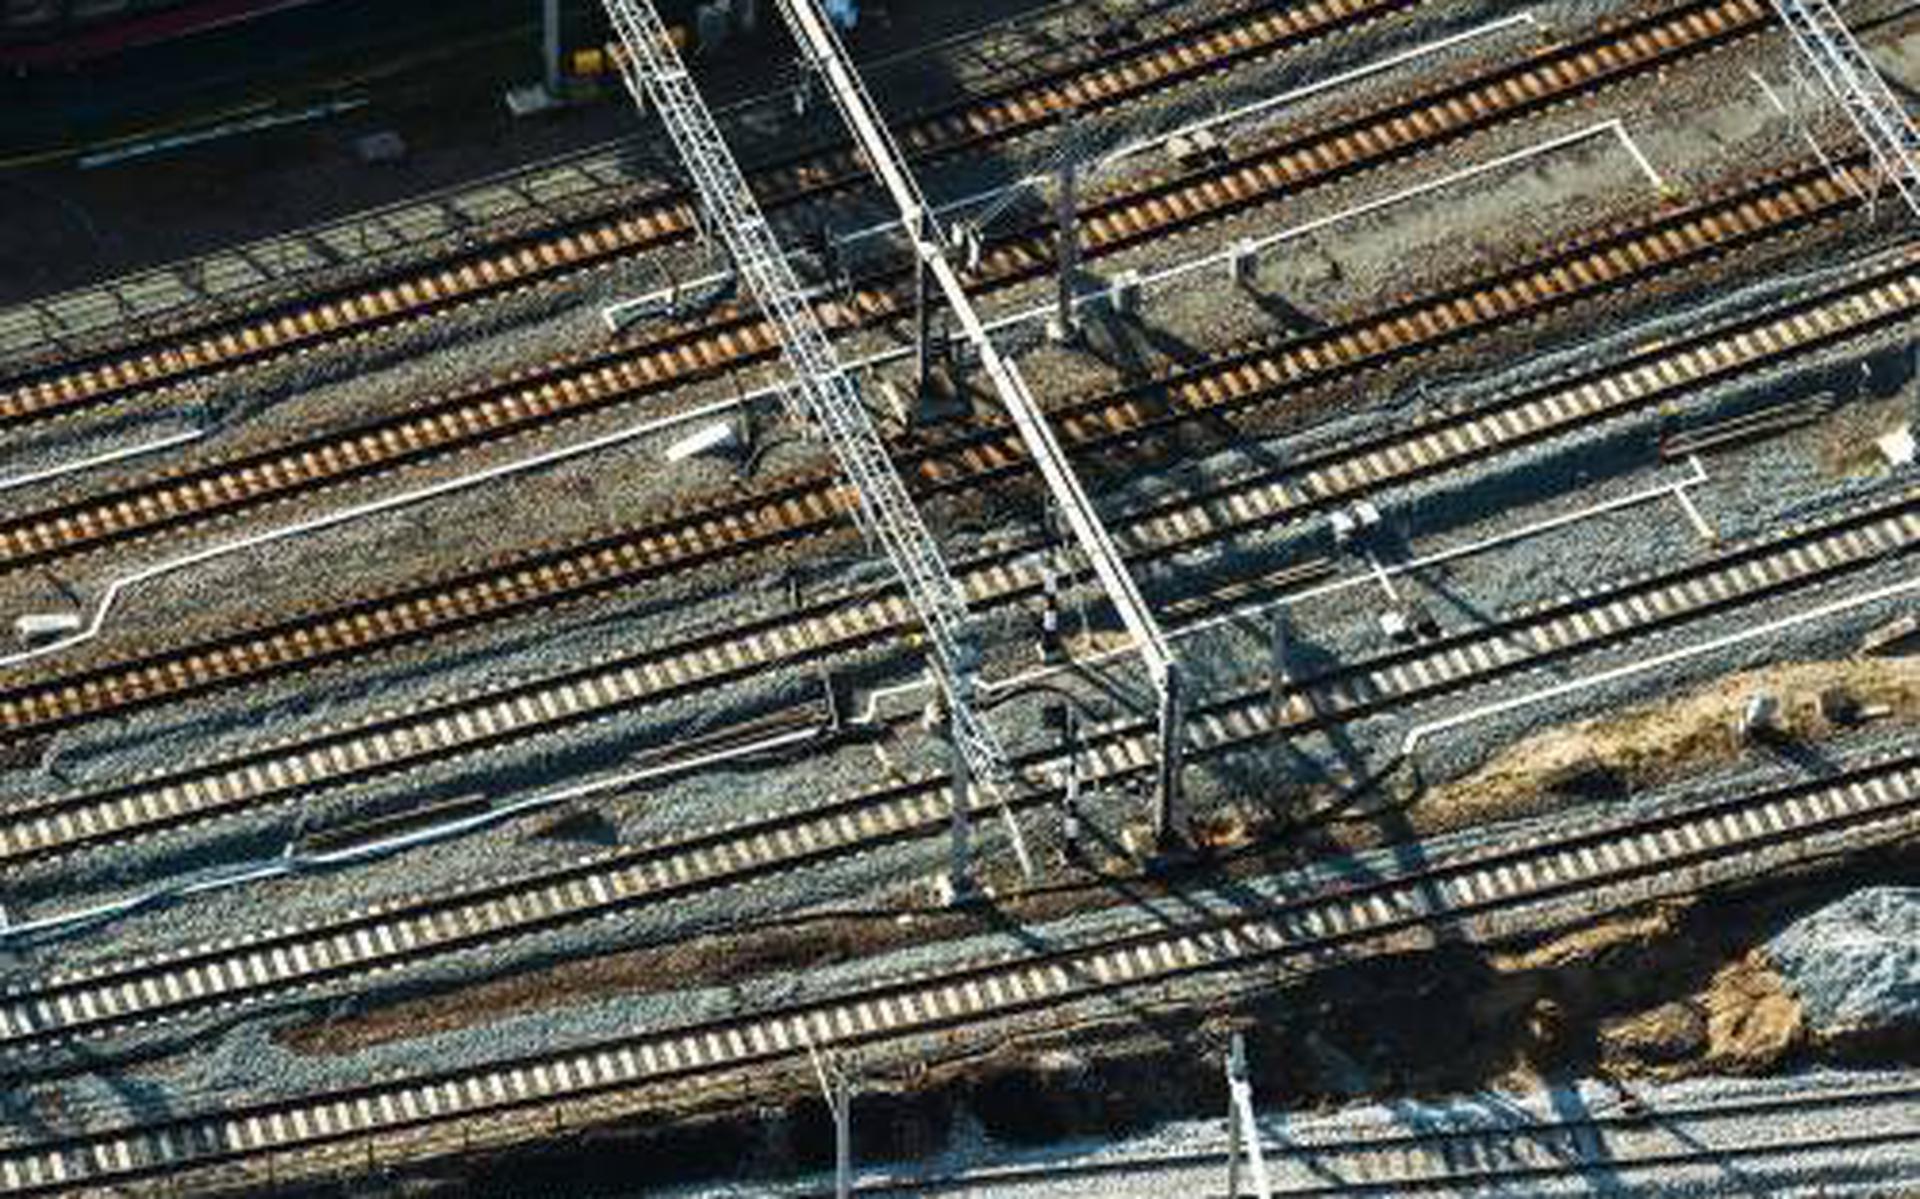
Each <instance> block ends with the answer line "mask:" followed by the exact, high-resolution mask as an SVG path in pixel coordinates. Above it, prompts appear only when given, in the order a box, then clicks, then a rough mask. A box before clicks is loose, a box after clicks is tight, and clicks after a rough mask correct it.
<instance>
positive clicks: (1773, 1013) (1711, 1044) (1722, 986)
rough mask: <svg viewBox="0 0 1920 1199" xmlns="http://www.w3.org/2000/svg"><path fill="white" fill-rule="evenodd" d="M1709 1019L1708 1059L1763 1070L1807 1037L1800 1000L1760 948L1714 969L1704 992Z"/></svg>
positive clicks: (1737, 1069)
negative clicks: (1788, 988) (1794, 995)
mask: <svg viewBox="0 0 1920 1199" xmlns="http://www.w3.org/2000/svg"><path fill="white" fill-rule="evenodd" d="M1699 1006H1700V1007H1701V1008H1702V1009H1703V1010H1704V1012H1705V1014H1706V1020H1707V1046H1706V1050H1707V1052H1706V1061H1705V1063H1704V1064H1705V1065H1706V1066H1707V1067H1709V1068H1710V1069H1713V1070H1715V1071H1718V1072H1720V1073H1736V1074H1758V1073H1762V1072H1764V1071H1766V1070H1770V1069H1772V1068H1773V1067H1775V1066H1777V1065H1779V1064H1780V1063H1781V1061H1783V1060H1784V1059H1785V1058H1786V1056H1787V1055H1788V1054H1789V1053H1791V1052H1792V1051H1793V1049H1794V1048H1795V1047H1796V1046H1798V1045H1799V1044H1800V1042H1801V1041H1802V1040H1803V1039H1804V1037H1805V1023H1804V1021H1803V1020H1802V1018H1801V1012H1800V1001H1799V1000H1798V999H1795V998H1794V997H1793V995H1792V993H1791V992H1789V991H1788V990H1787V985H1786V981H1785V980H1784V979H1782V978H1781V977H1780V975H1779V973H1778V972H1777V971H1775V970H1774V969H1773V967H1772V966H1771V965H1770V964H1768V963H1767V961H1766V958H1765V955H1764V954H1763V953H1762V952H1761V951H1760V950H1757V949H1756V950H1753V951H1751V952H1749V953H1748V954H1747V955H1746V956H1745V957H1743V958H1741V959H1739V960H1738V961H1734V962H1729V963H1727V964H1726V965H1725V966H1722V967H1721V968H1720V969H1719V970H1718V971H1716V972H1715V973H1714V976H1713V982H1712V983H1711V984H1709V985H1708V987H1707V990H1706V993H1705V994H1703V995H1702V996H1701V997H1700V1001H1699Z"/></svg>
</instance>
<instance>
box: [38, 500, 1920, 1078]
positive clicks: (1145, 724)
mask: <svg viewBox="0 0 1920 1199" xmlns="http://www.w3.org/2000/svg"><path fill="white" fill-rule="evenodd" d="M1916 546H1920V489H1915V490H1913V491H1910V492H1908V493H1907V494H1906V495H1904V496H1901V497H1899V498H1898V499H1895V500H1892V501H1890V502H1886V503H1882V504H1879V505H1875V506H1872V507H1868V508H1865V509H1861V510H1859V511H1855V512H1852V513H1849V514H1848V515H1846V516H1844V517H1842V518H1839V519H1836V520H1833V521H1829V522H1827V523H1825V524H1823V525H1821V526H1819V527H1817V528H1808V529H1798V530H1790V531H1787V532H1783V533H1780V534H1777V535H1775V536H1773V537H1771V538H1769V539H1767V540H1765V541H1761V542H1758V543H1755V544H1752V545H1748V546H1744V547H1741V548H1738V549H1735V550H1730V551H1728V552H1726V553H1723V554H1720V555H1718V556H1716V557H1714V558H1712V559H1709V560H1706V561H1703V562H1700V563H1697V564H1693V565H1690V566H1687V567H1684V568H1682V569H1679V570H1675V571H1671V572H1667V573H1665V574H1661V575H1657V576H1647V577H1642V578H1636V579H1632V580H1627V581H1624V582H1620V583H1615V584H1610V585H1608V586H1605V587H1601V588H1595V589H1593V590H1591V591H1589V592H1585V593H1580V594H1574V595H1569V596H1565V597H1562V598H1561V599H1559V600H1557V601H1555V602H1553V603H1550V604H1544V605H1540V606H1538V607H1536V608H1533V609H1530V610H1525V611H1521V612H1518V613H1515V614H1513V615H1511V616H1508V617H1504V618H1502V619H1500V620H1499V621H1496V622H1493V623H1491V624H1489V625H1486V626H1484V627H1481V628H1476V629H1474V630H1471V631H1469V632H1464V633H1460V634H1457V635H1454V636H1451V637H1447V638H1444V639H1441V640H1439V641H1435V642H1432V643H1429V644H1426V645H1421V646H1416V647H1412V648H1408V649H1402V650H1397V651H1393V652H1389V653H1386V654H1382V655H1378V656H1376V657H1374V658H1371V659H1369V660H1366V661H1361V662H1356V663H1352V664H1350V665H1342V666H1339V667H1335V668H1333V669H1329V670H1326V671H1321V672H1318V673H1316V674H1314V675H1311V676H1307V677H1303V678H1301V679H1299V680H1298V681H1297V682H1295V683H1293V684H1291V685H1290V686H1288V687H1287V688H1286V689H1285V690H1284V691H1283V692H1282V693H1281V695H1280V699H1279V702H1278V704H1276V703H1275V697H1274V693H1273V692H1272V691H1271V690H1270V689H1268V688H1266V687H1261V688H1257V689H1254V690H1252V691H1249V692H1246V693H1243V694H1240V695H1237V696H1233V697H1231V698H1227V699H1223V700H1216V701H1214V702H1211V703H1209V704H1206V705H1205V706H1203V707H1197V708H1196V710H1195V712H1194V713H1193V716H1192V719H1191V723H1190V726H1189V731H1190V738H1191V745H1192V753H1193V754H1194V756H1195V757H1206V756H1211V755H1217V754H1220V753H1225V752H1229V751H1232V750H1236V749H1245V748H1249V747H1254V746H1259V745H1263V744H1269V743H1271V741H1272V739H1273V738H1274V737H1275V736H1276V735H1284V736H1297V735H1301V734H1304V733H1307V732H1310V731H1313V730H1315V729H1322V728H1327V727H1330V726H1334V725H1338V724H1342V723H1346V722H1349V721H1352V720H1355V719H1358V718H1360V717H1364V716H1368V715H1372V714H1375V713H1378V712H1383V711H1390V710H1395V709H1404V708H1405V707H1406V706H1408V705H1411V704H1413V703H1416V702H1419V701H1423V700H1427V699H1432V698H1434V697H1437V696H1440V695H1444V694H1453V693H1458V692H1461V691H1463V690H1465V689H1467V688H1469V687H1473V686H1477V685H1482V684H1485V683H1487V682H1490V681H1492V680H1494V679H1496V678H1499V677H1502V676H1504V675H1508V674H1512V673H1514V672H1516V671H1520V670H1525V669H1529V668H1533V667H1539V666H1542V665H1545V664H1547V663H1549V662H1555V661H1559V660H1562V659H1565V658H1569V657H1572V656H1574V655H1577V654H1580V653H1583V652H1586V651H1589V650H1593V649H1595V648H1598V647H1601V646H1604V645H1609V644H1615V643H1619V642H1622V641H1625V640H1628V639H1631V638H1635V637H1640V636H1644V635H1646V634H1648V633H1650V632H1652V631H1654V630H1656V629H1663V628H1670V627H1673V626H1676V625H1682V624H1686V623H1689V622H1693V621H1697V620H1700V619H1704V618H1706V617H1708V616H1711V615H1715V614H1719V613H1723V612H1726V611H1729V610H1735V609H1739V608H1743V607H1745V606H1748V605H1751V604H1753V603H1755V602H1758V601H1760V600H1763V599H1766V598H1769V597H1775V596H1779V595H1781V594H1785V593H1790V592H1792V591H1794V590H1797V589H1799V588H1802V587H1806V586H1809V585H1811V584H1814V583H1817V582H1826V581H1832V580H1836V579H1839V578H1844V577H1846V576H1848V575H1850V574H1853V573H1856V572H1858V571H1861V570H1863V569H1866V568H1869V567H1871V566H1873V565H1875V564H1878V563H1882V562H1885V561H1887V560H1888V559H1891V558H1895V557H1900V556H1903V555H1905V554H1907V553H1910V552H1912V551H1913V549H1914V548H1915V547H1916ZM902 619H903V621H904V620H906V619H907V618H905V617H902ZM1155 737H1156V729H1155V727H1154V725H1153V724H1152V722H1150V721H1133V720H1127V721H1120V722H1114V723H1110V724H1106V725H1102V726H1098V727H1096V728H1094V729H1092V730H1091V731H1090V733H1089V736H1088V738H1087V741H1086V743H1085V746H1084V748H1083V751H1082V753H1081V756H1080V760H1079V768H1080V769H1081V772H1082V777H1083V778H1085V779H1086V780H1087V781H1088V783H1089V785H1091V786H1096V787H1098V786H1110V785H1112V784H1114V783H1117V782H1119V781H1121V780H1124V779H1128V778H1134V777H1139V776H1142V775H1145V774H1148V773H1149V772H1150V771H1151V770H1152V769H1153V767H1154V764H1155V762H1156V761H1157V751H1156V744H1157V743H1156V740H1155ZM1061 765H1062V763H1060V762H1059V761H1056V760H1055V759H1054V758H1053V757H1050V756H1034V757H1029V758H1026V759H1023V760H1022V761H1021V762H1019V763H1018V764H1017V766H1018V769H1019V771H1020V773H1021V775H1022V777H1023V779H1024V780H1025V782H1026V789H1025V792H1024V793H1023V794H1021V795H1018V796H1016V797H1014V798H1013V799H1012V800H1011V801H1010V802H1011V803H1012V804H1013V805H1014V807H1015V808H1016V809H1018V808H1024V807H1030V806H1041V805H1046V804H1051V803H1053V802H1055V796H1054V794H1053V791H1052V788H1053V782H1052V779H1053V777H1054V772H1055V771H1056V770H1057V768H1058V767H1060V766H1061ZM951 793H952V785H951V781H950V779H948V778H947V777H946V776H945V775H944V774H930V775H925V776H922V777H919V778H916V779H911V780H907V781H903V782H899V783H890V784H887V785H884V786H881V787H877V788H874V789H872V790H869V791H867V792H864V793H861V794H859V795H856V796H853V797H850V798H846V799H842V800H838V801H835V802H832V803H829V804H826V805H812V806H807V807H804V808H799V809H795V810H792V811H789V812H785V813H782V814H778V815H775V816H770V817H766V818H762V819H758V820H755V821H750V822H735V823H731V824H726V825H721V826H717V827H714V828H710V829H706V830H702V831H699V832H696V833H691V834H688V835H686V836H684V837H681V838H678V839H676V840H673V841H669V842H663V843H657V844H652V845H644V846H633V847H628V848H623V849H618V850H613V851H610V852H608V853H605V854H600V855H595V856H594V857H591V858H587V859H583V860H581V861H580V862H578V863H576V864H574V865H571V866H569V867H566V868H564V869H560V870H554V871H546V872H542V873H541V874H539V875H537V876H535V877H532V878H521V879H511V880H494V881H490V882H488V883H485V884H481V885H476V886H474V887H470V888H467V889H464V890H461V891H458V892H455V893H451V894H446V893H443V894H438V895H435V896H432V897H427V898H418V899H414V900H409V901H395V902H390V903H386V904H382V905H379V906H377V907H373V908H369V909H366V910H363V911H360V912H357V913H353V914H350V915H349V916H347V917H345V918H342V919H338V920H335V921H331V922H325V923H316V924H306V925H299V926H289V927H283V928H277V929H272V930H269V931H267V932H263V933H261V934H257V935H246V936H238V937H230V938H223V939H222V940H220V941H217V942H212V943H208V944H203V945H199V946H195V947H193V948H192V949H190V950H182V951H180V952H176V953H171V954H168V955H165V956H163V957H154V958H145V959H136V960H129V961H117V962H115V963H114V964H113V965H111V966H109V967H106V968H102V969H91V970H75V971H64V972H56V973H52V974H49V975H48V976H47V977H46V978H45V979H44V980H42V981H41V982H40V983H38V984H35V985H28V986H9V987H7V988H5V989H3V990H0V1052H4V1053H7V1054H9V1055H13V1056H16V1057H17V1056H19V1055H20V1054H22V1053H27V1054H36V1053H40V1052H43V1051H44V1050H46V1049H48V1048H50V1047H51V1046H53V1045H55V1044H58V1043H60V1042H63V1041H66V1040H70V1039H72V1038H73V1037H75V1036H81V1035H94V1034H98V1033H101V1032H108V1031H118V1030H125V1029H128V1028H133V1027H138V1026H141V1025H145V1024H150V1023H153V1022H155V1021H157V1020H162V1019H168V1018H173V1017H177V1016H179V1015H182V1014H193V1013H202V1012H205V1011H208V1010H214V1009H225V1008H229V1007H232V1006H234V1005H237V1004H242V1003H253V1002H258V1001H260V1000H262V999H267V998H281V997H285V996H288V995H294V994H298V993H299V992H300V991H302V990H305V989H307V988H310V987H312V986H315V985H318V984H322V983H325V982H328V981H330V980H334V979H337V978H340V977H363V976H365V975H367V974H369V973H372V972H376V971H383V970H391V969H394V968H397V967H400V966H403V965H406V964H409V963H411V962H417V961H420V960H424V959H426V958H429V957H433V956H437V955H443V954H446V953H450V952H453V951H456V950H459V949H464V948H470V947H473V946H475V945H480V944H493V943H498V942H500V941H503V940H507V939H510V938H514V937H519V936H524V935H526V934H530V933H534V932H539V931H543V930H546V929H551V928H554V927H556V926H560V925H566V924H571V923H575V922H578V921H581V920H586V919H592V918H595V917H599V916H605V915H608V914H611V913H613V912H616V911H619V910H622V909H626V908H632V907H638V906H642V905H656V904H659V903H661V902H662V901H667V900H671V899H674V898H677V897H681V896H684V895H686V894H689V893H692V892H696V891H709V890H713V889H716V888H720V887H728V886H739V885H744V884H747V883H750V882H752V881H754V880H756V879H759V878H762V877H765V876H768V875H772V874H777V873H782V872H786V871H790V870H794V869H797V868H800V867H802V866H805V865H807V864H810V863H817V862H821V861H826V860H829V859H836V858H843V857H845V856H847V855H851V854H858V853H864V852H868V851H870V850H872V849H875V848H877V847H879V846H881V845H885V844H888V843H891V842H894V841H899V840H904V839H913V838H925V837H937V836H941V835H944V833H945V832H946V829H947V812H948V804H949V802H950V796H951ZM982 813H983V815H985V814H986V809H985V808H983V809H982ZM15 832H16V830H15V829H11V828H10V829H7V830H6V831H5V833H4V837H5V838H7V839H9V840H11V838H13V837H14V835H15Z"/></svg>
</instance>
